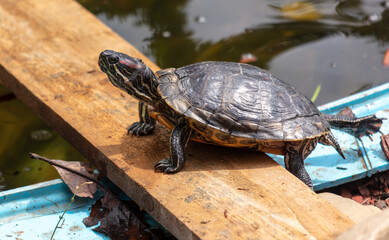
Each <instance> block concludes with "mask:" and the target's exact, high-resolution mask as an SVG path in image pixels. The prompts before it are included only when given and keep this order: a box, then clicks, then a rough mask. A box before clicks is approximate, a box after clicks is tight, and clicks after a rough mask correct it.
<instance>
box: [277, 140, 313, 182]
mask: <svg viewBox="0 0 389 240" xmlns="http://www.w3.org/2000/svg"><path fill="white" fill-rule="evenodd" d="M317 142H318V139H317V138H314V139H308V140H304V141H293V142H287V143H286V146H285V157H284V161H285V167H286V169H287V170H288V171H289V172H290V173H292V174H293V175H295V176H296V177H297V178H298V179H300V180H301V181H302V182H303V183H305V184H306V185H307V186H308V187H309V188H310V189H313V185H312V180H311V177H310V176H309V174H308V172H307V170H306V169H305V166H304V160H305V158H307V157H308V155H309V154H310V153H311V152H312V151H313V149H315V147H316V144H317Z"/></svg>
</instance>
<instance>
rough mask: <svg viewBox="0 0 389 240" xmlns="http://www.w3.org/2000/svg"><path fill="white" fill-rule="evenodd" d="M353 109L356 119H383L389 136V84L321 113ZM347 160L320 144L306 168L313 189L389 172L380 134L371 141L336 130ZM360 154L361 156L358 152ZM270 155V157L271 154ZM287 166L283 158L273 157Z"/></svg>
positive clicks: (353, 96)
mask: <svg viewBox="0 0 389 240" xmlns="http://www.w3.org/2000/svg"><path fill="white" fill-rule="evenodd" d="M346 107H350V108H351V110H352V111H353V112H354V114H355V115H356V116H357V117H362V116H367V115H370V114H376V115H377V117H380V118H387V119H388V120H384V122H383V124H382V127H381V132H383V133H384V134H388V133H389V83H386V84H383V85H380V86H378V87H375V88H372V89H369V90H367V91H364V92H360V93H357V94H354V95H351V96H349V97H346V98H342V99H340V100H337V101H334V102H331V103H328V104H325V105H323V106H320V107H319V110H320V111H322V112H324V113H328V114H337V113H338V112H340V111H341V110H342V109H344V108H346ZM332 132H333V133H334V135H335V137H336V138H337V139H338V141H339V144H340V146H341V148H342V150H343V151H344V153H345V156H346V159H343V158H342V157H341V156H340V155H339V154H338V153H337V152H336V150H335V149H334V148H332V147H329V146H323V145H321V144H319V145H318V146H317V147H316V149H315V150H314V151H313V152H312V153H311V154H310V155H309V157H308V158H307V159H306V160H305V166H306V169H307V171H308V173H309V175H310V176H311V178H312V183H313V185H314V190H315V191H318V190H322V189H326V188H330V187H334V186H337V185H340V184H343V183H347V182H351V181H354V180H357V179H361V178H364V177H368V176H371V175H373V174H374V173H377V172H381V171H386V170H388V169H389V162H388V160H387V159H386V157H385V155H384V153H383V151H382V149H381V144H380V142H381V140H380V137H381V134H380V133H377V134H374V135H373V137H372V139H373V140H370V138H368V137H362V138H361V139H360V140H358V139H357V138H355V137H353V136H351V135H349V134H347V133H344V132H341V131H339V130H336V129H333V130H332ZM358 152H359V153H358ZM269 155H270V154H269ZM271 157H272V158H273V159H274V160H276V161H277V162H278V163H279V164H281V165H283V166H284V160H283V159H284V158H283V156H276V155H271Z"/></svg>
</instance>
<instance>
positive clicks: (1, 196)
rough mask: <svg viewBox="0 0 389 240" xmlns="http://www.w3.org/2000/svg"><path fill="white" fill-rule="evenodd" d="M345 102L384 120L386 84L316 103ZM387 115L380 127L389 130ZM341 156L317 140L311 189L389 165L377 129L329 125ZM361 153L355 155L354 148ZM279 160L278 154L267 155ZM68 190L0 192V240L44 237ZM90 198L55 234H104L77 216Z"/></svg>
mask: <svg viewBox="0 0 389 240" xmlns="http://www.w3.org/2000/svg"><path fill="white" fill-rule="evenodd" d="M345 107H350V108H351V109H352V110H353V112H354V113H355V114H356V115H357V116H365V115H370V114H374V113H375V114H376V115H377V116H378V117H381V118H387V119H389V83H387V84H384V85H381V86H378V87H376V88H373V89H370V90H367V91H364V92H361V93H358V94H355V95H352V96H349V97H346V98H343V99H340V100H338V101H334V102H331V103H328V104H326V105H323V106H321V107H320V108H319V109H320V110H321V111H322V112H325V113H330V114H336V113H338V112H339V111H341V110H342V109H343V108H345ZM388 121H389V120H385V121H384V123H383V126H382V128H381V131H382V132H384V133H389V124H388V123H389V122H388ZM333 133H334V135H335V136H336V138H337V139H338V141H339V143H340V145H341V147H342V149H343V151H344V153H345V155H346V158H347V159H346V160H344V159H342V158H341V157H340V156H339V154H338V153H337V152H336V151H335V149H334V148H332V147H328V146H323V145H318V146H317V147H316V149H315V150H314V151H313V153H312V154H311V155H310V156H309V157H308V159H307V160H306V161H305V164H306V168H307V171H308V173H309V174H310V176H311V177H312V180H313V184H314V189H315V190H321V189H325V188H329V187H333V186H336V185H340V184H343V183H346V182H350V181H353V180H356V179H361V178H364V177H366V176H371V175H372V174H374V173H377V172H380V171H385V170H388V169H389V162H388V161H387V160H386V157H385V155H384V153H383V151H382V150H381V146H380V134H375V135H374V136H373V141H371V140H370V139H369V138H368V137H363V138H361V139H360V140H358V139H356V138H355V137H353V136H351V135H348V134H346V133H343V132H341V131H338V130H333ZM359 150H360V153H361V154H359V155H358V151H359ZM271 156H272V157H273V158H274V159H275V160H276V161H277V162H279V163H280V164H281V165H283V156H275V155H271ZM72 197H73V193H72V192H71V191H70V190H69V189H68V187H67V186H66V185H65V184H64V183H63V182H62V180H60V179H57V180H53V181H48V182H44V183H40V184H35V185H31V186H26V187H21V188H17V189H13V190H8V191H4V192H0V239H49V238H50V236H51V234H52V232H53V230H54V228H55V226H56V224H57V222H58V220H59V216H61V215H62V213H63V212H64V210H65V209H66V207H67V206H68V204H69V203H70V200H71V198H72ZM94 202H95V199H88V198H78V197H76V198H75V202H74V203H73V204H71V205H70V208H69V210H68V211H67V212H66V214H65V216H64V218H65V220H64V221H63V223H61V225H60V228H58V229H57V230H56V233H55V239H109V238H108V237H106V236H104V235H102V234H99V233H95V232H93V231H92V230H91V228H87V227H85V226H84V224H83V223H82V220H83V219H84V218H85V217H87V216H88V215H89V212H90V206H91V204H93V203H94Z"/></svg>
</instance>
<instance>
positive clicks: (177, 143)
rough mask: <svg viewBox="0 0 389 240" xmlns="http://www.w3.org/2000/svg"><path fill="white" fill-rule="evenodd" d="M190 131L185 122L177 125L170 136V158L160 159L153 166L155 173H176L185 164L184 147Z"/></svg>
mask: <svg viewBox="0 0 389 240" xmlns="http://www.w3.org/2000/svg"><path fill="white" fill-rule="evenodd" d="M191 133H192V129H191V128H190V127H189V125H188V124H187V123H186V122H182V123H180V124H178V125H177V126H176V127H175V128H174V129H173V131H172V133H171V135H170V158H166V159H162V160H161V161H159V162H158V163H157V164H156V165H155V166H154V170H155V171H161V172H164V173H176V172H178V171H180V170H181V168H182V167H183V166H184V164H185V147H186V145H187V143H188V141H189V138H190V135H191Z"/></svg>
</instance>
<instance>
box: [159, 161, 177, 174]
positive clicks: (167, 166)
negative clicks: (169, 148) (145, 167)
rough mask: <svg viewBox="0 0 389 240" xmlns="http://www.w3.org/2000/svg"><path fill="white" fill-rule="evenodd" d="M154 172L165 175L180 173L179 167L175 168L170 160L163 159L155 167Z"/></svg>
mask: <svg viewBox="0 0 389 240" xmlns="http://www.w3.org/2000/svg"><path fill="white" fill-rule="evenodd" d="M154 171H156V172H159V171H160V172H163V173H176V172H177V171H178V167H176V166H174V165H173V164H172V163H171V162H170V159H169V158H165V159H162V160H161V161H159V162H158V163H157V164H155V166H154Z"/></svg>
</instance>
